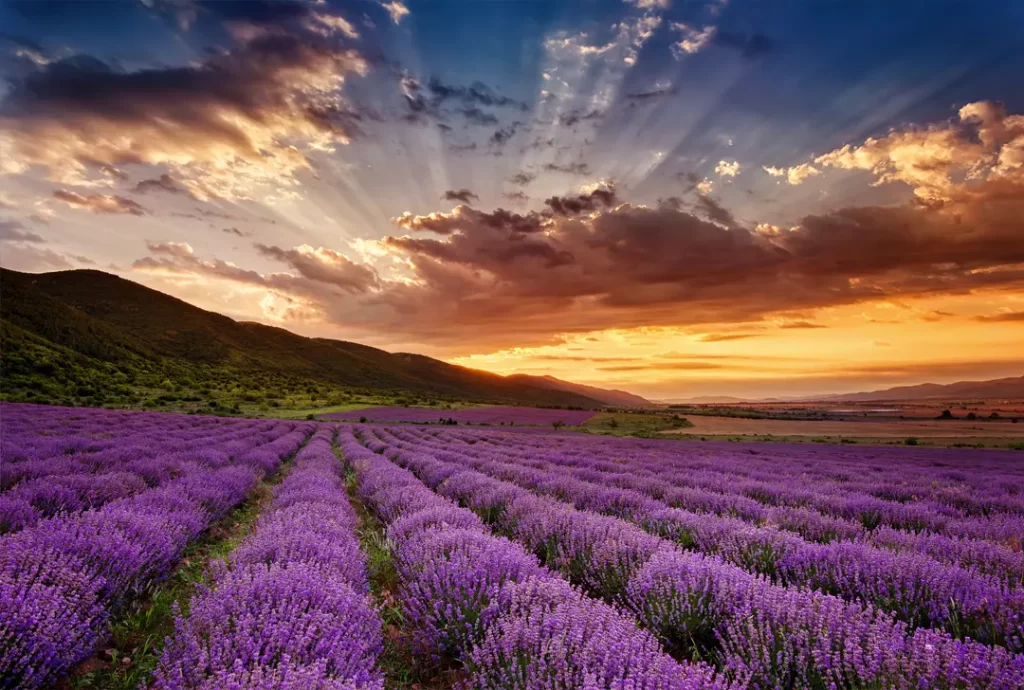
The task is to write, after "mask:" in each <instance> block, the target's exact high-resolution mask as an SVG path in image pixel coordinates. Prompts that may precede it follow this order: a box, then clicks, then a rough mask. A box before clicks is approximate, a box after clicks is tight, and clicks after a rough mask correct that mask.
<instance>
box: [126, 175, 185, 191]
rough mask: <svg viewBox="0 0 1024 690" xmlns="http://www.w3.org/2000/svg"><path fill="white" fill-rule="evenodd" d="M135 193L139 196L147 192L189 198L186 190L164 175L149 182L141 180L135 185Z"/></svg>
mask: <svg viewBox="0 0 1024 690" xmlns="http://www.w3.org/2000/svg"><path fill="white" fill-rule="evenodd" d="M135 191H136V192H137V193H139V194H146V193H148V192H166V193H168V194H184V195H188V196H191V195H190V194H189V192H188V190H187V189H185V188H184V187H181V186H180V185H179V184H178V183H177V182H175V181H174V178H173V177H171V176H170V175H168V174H166V173H164V174H163V175H161V176H160V177H158V178H155V179H151V180H142V181H141V182H139V183H138V184H137V185H135Z"/></svg>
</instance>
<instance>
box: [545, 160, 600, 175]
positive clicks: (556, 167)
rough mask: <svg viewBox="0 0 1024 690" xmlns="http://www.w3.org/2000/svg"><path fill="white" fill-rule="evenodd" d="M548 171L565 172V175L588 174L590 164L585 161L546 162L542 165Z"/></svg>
mask: <svg viewBox="0 0 1024 690" xmlns="http://www.w3.org/2000/svg"><path fill="white" fill-rule="evenodd" d="M544 169H545V170H546V171H548V172H559V173H565V174H566V175H589V174H590V166H589V165H587V164H586V163H583V162H579V163H564V164H562V163H548V164H546V165H545V166H544Z"/></svg>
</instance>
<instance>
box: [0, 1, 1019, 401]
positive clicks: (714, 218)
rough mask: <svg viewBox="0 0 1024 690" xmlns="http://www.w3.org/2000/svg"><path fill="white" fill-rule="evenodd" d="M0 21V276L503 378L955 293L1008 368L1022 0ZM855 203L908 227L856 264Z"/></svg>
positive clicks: (144, 9)
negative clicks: (126, 284) (632, 348)
mask: <svg viewBox="0 0 1024 690" xmlns="http://www.w3.org/2000/svg"><path fill="white" fill-rule="evenodd" d="M0 26H2V27H4V28H3V32H2V34H0V71H2V74H3V77H4V81H3V84H2V86H0V152H2V157H0V173H2V174H0V204H2V205H3V207H2V208H0V223H2V224H3V225H0V227H2V228H3V234H2V235H0V243H2V244H0V251H2V253H0V261H2V262H3V265H5V266H7V267H10V268H15V269H20V270H30V271H41V270H55V269H67V268H79V267H96V268H100V269H102V270H110V271H114V272H117V273H119V274H121V275H124V276H125V277H128V278H131V279H133V280H139V281H141V282H145V283H146V284H149V285H152V286H154V287H157V288H158V289H161V290H165V291H168V292H171V293H173V294H176V295H178V296H181V297H182V298H184V299H187V300H190V301H192V302H194V303H196V304H199V305H200V306H204V307H207V308H211V309H216V310H218V311H222V312H224V313H227V314H229V315H231V316H234V317H236V318H247V319H254V320H261V321H267V322H270V323H275V324H278V325H283V326H285V327H287V328H291V329H293V330H297V331H299V332H303V333H309V334H317V335H326V336H330V337H340V338H348V339H355V340H361V341H364V342H369V343H372V344H377V345H381V346H384V347H389V348H399V349H408V350H416V351H423V352H427V353H429V354H434V355H437V356H442V357H447V358H450V359H453V360H454V361H463V362H466V363H472V364H474V365H479V366H486V367H488V368H491V369H494V370H500V371H503V372H507V371H512V370H517V369H516V367H519V368H520V369H523V368H524V367H525V366H526V364H523V359H524V358H525V359H526V360H529V354H526V355H522V353H523V352H527V353H529V352H532V350H530V348H545V347H568V345H567V343H570V342H576V341H577V340H581V341H584V342H586V338H588V337H591V338H594V339H595V340H593V341H590V342H601V343H603V345H601V347H612V345H610V344H609V343H608V342H607V341H608V339H609V338H610V336H609V335H608V334H609V333H616V332H624V333H632V334H635V333H637V332H642V331H643V329H648V332H652V331H651V330H650V329H661V330H662V331H665V330H666V329H667V331H666V332H668V335H666V336H665V337H666V338H668V339H669V340H666V343H665V346H666V347H668V346H670V344H671V343H676V342H678V341H679V339H680V338H682V339H684V340H685V339H686V338H689V339H691V340H693V339H699V338H701V337H705V336H709V335H710V336H716V334H718V335H720V334H721V333H729V332H732V331H734V330H736V329H739V330H740V331H742V332H743V333H747V332H748V330H749V328H748V327H753V328H755V329H756V328H759V327H763V326H765V324H766V323H768V324H771V323H775V324H779V323H795V322H811V321H814V320H815V318H816V317H822V318H826V317H829V315H831V317H834V318H835V319H837V321H836V323H835V324H830V325H829V326H828V328H831V329H833V330H834V331H835V332H836V336H835V337H836V339H837V340H838V339H842V338H848V337H853V336H852V335H851V333H850V332H845V331H843V328H852V325H851V324H852V323H853V321H855V320H856V318H861V320H865V319H866V317H862V316H861V317H857V316H856V314H861V315H862V314H863V311H864V310H863V309H862V307H864V305H867V307H866V308H868V309H874V308H876V307H878V305H879V304H880V303H881V304H884V303H887V302H893V301H896V302H898V303H900V304H918V303H921V304H923V303H924V302H928V303H929V304H931V303H932V302H935V301H936V300H938V301H939V302H941V301H942V300H947V301H948V300H953V301H954V302H956V304H955V305H953V306H951V307H949V309H942V308H939V307H935V308H930V307H929V308H928V309H924V308H922V309H921V310H919V311H922V310H923V311H924V312H943V313H950V314H956V315H958V317H959V319H960V320H959V321H956V320H955V319H954V322H950V323H944V324H942V327H943V328H946V329H956V328H962V329H965V330H966V329H968V328H969V329H970V331H971V333H976V332H978V330H979V328H980V329H981V331H982V332H984V333H985V334H986V335H984V336H979V338H981V340H982V341H984V343H997V345H996V346H993V347H992V348H989V349H991V351H992V353H994V354H992V355H991V357H988V358H987V359H985V360H984V361H985V362H986V364H984V366H982V365H979V367H981V368H979V369H977V372H976V373H979V374H980V373H986V374H991V373H1002V372H1003V371H1009V370H1010V369H1012V368H1013V366H1014V363H1013V362H1008V361H1007V357H1006V356H1004V355H1003V354H1000V353H1002V352H1003V351H1004V350H1003V345H1002V343H1004V341H1007V340H1011V339H1012V338H1014V337H1016V336H1019V335H1020V333H1019V332H1018V331H1016V330H1010V329H1012V328H1016V327H1015V326H1013V325H1012V324H1013V322H1014V321H1016V320H1015V319H1012V318H1009V317H1006V318H1004V317H1002V316H1001V315H1005V314H1015V313H1017V312H1021V311H1024V304H1020V303H1019V297H1020V294H1021V292H1020V283H1019V281H1018V278H1017V277H1016V275H1017V274H1016V272H1015V271H1016V266H1017V257H1016V256H1012V255H1011V256H1008V255H1007V252H1006V251H1005V247H1006V246H1007V245H1009V244H1012V242H1013V239H1014V237H1019V234H1016V233H1019V231H1020V228H1019V227H1018V226H1015V225H1013V224H1012V222H1010V221H1007V220H1006V219H1007V218H1011V217H1012V216H1013V214H1014V213H1015V211H1016V208H1017V207H1016V206H1013V204H1016V203H1019V202H1020V200H1021V198H1024V195H1021V196H1018V192H1019V188H1018V186H1017V185H1019V184H1024V183H1021V178H1022V177H1024V172H1022V168H1021V166H1022V163H1021V162H1020V161H1019V160H1018V153H1017V152H1018V150H1021V148H1022V147H1024V143H1022V142H1024V134H1021V133H1020V132H1021V129H1022V128H1024V125H1022V124H1021V123H1020V122H1018V120H1017V119H1014V118H1015V117H1017V116H1016V114H1018V113H1022V112H1024V90H1022V89H1021V88H1020V78H1019V75H1020V74H1022V73H1024V29H1022V27H1024V3H1020V2H1015V1H1013V0H982V1H977V2H953V1H944V0H943V1H929V2H926V1H923V0H921V1H905V2H893V1H890V2H873V1H872V2H838V1H831V0H808V1H803V2H800V1H797V0H785V1H783V2H757V1H752V0H711V1H709V2H684V1H682V0H671V1H669V0H635V1H632V2H630V1H626V2H622V1H617V0H609V1H601V2H598V1H593V2H589V1H588V2H540V1H537V2H530V1H524V2H503V1H501V0H495V1H480V2H455V1H453V2H429V1H420V2H417V1H416V0H407V2H405V3H404V4H403V3H402V2H393V3H388V4H385V3H381V2H370V1H367V2H332V1H330V0H328V1H327V2H323V3H317V2H304V1H299V0H296V1H294V2H292V1H282V2H269V1H268V2H225V1H220V2H203V1H201V0H143V1H141V2H129V1H127V0H126V1H124V2H111V1H104V2H84V1H74V2H41V1H38V0H33V1H31V2H6V3H0ZM979 104H981V105H979ZM844 147H850V148H847V149H844ZM844 151H845V153H844ZM595 190H605V191H608V190H611V194H610V195H609V196H599V197H595V196H593V194H594V192H595ZM997 192H998V194H997ZM997 196H998V198H996V197H997ZM553 198H558V199H583V200H584V203H583V207H582V208H576V207H573V209H574V210H569V211H566V208H567V207H565V206H564V205H561V206H560V205H557V204H552V203H550V202H549V200H551V199H553ZM460 207H461V210H460ZM878 209H883V210H882V211H878ZM499 211H501V212H502V213H503V214H504V215H500V214H499ZM895 213H911V215H909V216H907V217H905V218H903V217H901V218H899V219H896V218H893V217H892V216H893V214H895ZM879 214H881V215H885V218H881V217H880V215H879ZM851 218H852V219H853V220H852V221H851ZM953 218H958V219H959V220H956V221H955V222H956V223H963V222H964V221H963V219H965V218H966V219H968V220H969V221H972V222H978V223H979V224H980V225H981V226H983V227H984V228H986V229H985V233H987V234H985V236H984V237H980V238H975V237H973V235H971V236H970V239H971V242H973V244H971V243H968V244H970V246H967V245H965V243H964V240H963V237H960V236H959V235H957V236H955V237H951V236H950V232H949V230H948V227H952V226H950V225H949V223H951V222H953V221H952V220H951V219H953ZM993 219H995V220H993ZM840 221H841V223H849V222H856V223H859V224H862V225H864V229H863V237H864V238H865V240H864V241H865V242H870V241H871V238H872V237H875V236H876V235H873V234H872V233H877V237H879V238H883V237H884V238H888V237H892V236H893V234H892V232H890V231H888V230H886V229H885V228H886V227H888V226H887V225H886V224H887V223H895V224H896V225H895V226H894V227H901V228H906V227H910V226H914V227H915V228H917V224H918V223H920V228H919V229H915V230H914V231H913V233H909V231H908V234H907V237H905V238H902V239H904V240H906V242H905V243H904V244H896V245H894V246H893V247H892V248H890V249H883V250H881V251H878V252H874V253H870V252H868V254H869V255H870V256H868V257H867V258H865V259H861V258H857V259H856V260H854V259H852V258H851V259H850V261H848V262H847V261H845V259H846V257H847V254H849V252H850V250H849V249H848V248H845V245H844V244H843V242H844V241H847V240H843V238H842V237H841V235H842V230H843V226H842V224H841V223H840ZM837 223H840V224H838V225H837ZM527 226H529V227H528V229H525V230H524V228H526V227H527ZM990 227H991V228H995V229H990ZM510 228H511V230H510ZM837 228H838V230H837ZM496 229H498V231H500V232H506V231H509V232H511V234H508V235H503V236H501V237H495V236H494V235H493V233H494V232H495V231H496ZM893 232H896V234H899V231H893ZM957 232H958V233H959V231H957ZM488 233H490V234H488ZM932 234H934V235H935V237H937V238H939V239H938V241H935V240H931V239H930V240H929V241H928V243H927V246H928V247H930V248H934V247H935V246H936V244H938V245H942V244H943V242H948V243H949V247H945V248H942V247H940V248H939V249H934V251H933V253H934V256H926V257H924V259H922V260H921V261H917V260H911V261H906V262H901V261H898V260H895V259H893V256H895V255H898V254H900V253H901V252H902V253H903V254H907V253H908V252H909V251H910V249H912V248H916V247H918V245H919V243H920V240H921V237H923V236H927V237H931V236H932ZM614 238H617V239H614ZM613 240H614V241H613ZM877 241H878V240H876V242H877ZM1022 245H1024V242H1022ZM598 246H600V248H601V254H600V256H598V255H596V254H595V255H591V251H592V250H595V247H598ZM878 246H881V245H878ZM752 248H753V249H752ZM595 251H596V250H595ZM745 251H751V252H753V254H752V255H751V256H749V257H747V256H746V255H745V254H744V252H745ZM915 251H916V249H915ZM929 251H932V250H931V249H929ZM829 252H832V253H831V254H830V253H829ZM887 253H890V254H892V255H893V256H887ZM1011 254H1012V252H1011ZM723 256H726V257H729V258H730V261H724V260H723ZM778 257H785V260H784V261H782V260H781V259H778ZM872 257H874V258H878V257H881V258H882V259H884V260H879V261H876V262H872V261H869V260H868V258H872ZM641 261H643V262H648V263H650V264H651V267H650V269H649V270H646V269H645V270H638V269H637V265H636V264H637V262H641ZM829 262H831V263H829ZM662 263H663V265H662ZM846 263H848V264H849V266H845V264H846ZM951 264H952V267H951ZM823 265H827V266H831V267H834V268H835V271H834V272H835V275H831V271H825V270H823V269H821V266H823ZM690 266H703V267H704V268H705V269H706V270H705V272H704V273H701V272H700V271H696V272H691V271H690V270H689V267H690ZM808 266H813V267H814V268H813V269H812V268H808ZM979 271H985V272H986V273H985V274H984V275H986V276H992V275H995V274H998V275H999V276H1001V277H1000V278H999V279H998V280H996V279H995V278H986V280H985V281H984V284H982V281H981V279H980V278H979V277H978V276H979V275H981V274H980V273H979ZM602 274H604V275H606V283H607V284H606V285H603V284H602V281H601V279H600V277H601V275H602ZM748 275H749V276H750V280H754V279H755V278H756V279H757V280H759V281H762V282H761V283H757V284H754V285H752V284H750V283H749V282H748V281H747V276H748ZM723 276H729V277H728V279H726V278H723ZM825 277H827V278H828V280H825ZM836 280H840V281H841V283H835V281H836ZM539 284H544V285H545V286H548V289H546V290H542V289H539V288H538V285H539ZM709 286H710V287H709ZM762 288H763V289H762ZM762 292H763V293H764V294H763V295H762V294H761V293H762ZM966 293H970V294H972V295H974V298H972V299H971V300H969V301H968V302H965V303H962V298H963V295H964V294H966ZM751 295H753V297H752V296H751ZM823 295H824V296H828V297H823ZM438 305H441V307H438ZM828 310H832V311H828ZM837 310H838V311H837ZM844 310H846V311H848V312H849V313H846V311H844ZM851 310H859V311H851ZM839 312H842V313H839ZM837 314H838V316H837ZM831 317H829V318H831ZM986 318H987V319H989V320H988V321H982V319H986ZM773 319H774V321H773ZM787 320H788V321H787ZM868 320H870V319H868ZM927 323H928V324H930V325H928V326H927V327H928V328H933V327H935V328H937V327H938V326H935V325H934V323H933V322H932V321H928V322H927ZM982 323H984V324H998V325H988V326H987V327H986V328H987V329H988V330H986V328H982V327H981V326H980V325H979V324H982ZM1018 323H1019V322H1018ZM958 324H959V325H958ZM1007 324H1010V325H1007ZM861 325H863V324H859V322H858V324H857V329H858V330H857V333H860V332H861V331H860V326H861ZM924 327H925V326H923V325H921V324H917V325H914V326H912V327H910V331H913V329H916V328H924ZM638 329H640V331H638ZM743 329H747V330H743ZM768 330H770V331H773V332H774V330H777V329H775V328H773V327H769V328H768ZM796 330H799V329H793V331H794V332H793V333H789V334H786V335H787V337H795V335H797V334H796V333H795V331H796ZM808 331H810V329H808ZM910 331H907V332H910ZM659 332H661V331H659ZM914 332H917V331H914ZM946 332H949V331H948V330H947V331H946ZM841 333H845V335H840V334H841ZM811 335H812V334H811V333H810V332H808V334H807V337H810V336H811ZM820 336H821V334H816V337H820ZM751 337H753V336H749V337H748V336H744V338H736V339H735V340H749V338H751ZM768 337H771V336H769V335H758V336H757V339H756V342H764V341H763V340H762V339H763V338H768ZM857 337H861V336H859V335H858V336H857ZM864 337H867V338H872V336H871V335H870V334H868V335H865V336H864ZM886 337H889V336H886ZM672 339H675V340H672ZM873 340H877V339H873ZM716 342H727V341H725V340H718V341H716ZM750 342H751V343H753V342H755V341H754V340H751V341H750ZM885 342H888V341H885ZM780 346H781V345H780ZM812 346H815V347H820V344H818V345H814V344H813V343H806V344H803V345H800V347H812ZM615 347H621V344H620V345H619V346H615ZM659 347H660V345H659ZM914 347H915V346H914V345H913V344H910V343H908V344H907V345H906V349H904V350H902V351H901V352H897V353H892V352H886V353H885V357H887V358H888V359H889V360H893V361H896V360H899V361H903V360H907V359H911V358H912V357H911V355H912V354H913V348H914ZM524 348H525V350H524ZM613 349H615V348H613ZM894 349H896V350H899V349H900V347H899V346H897V347H896V348H894ZM515 352H519V353H520V355H522V356H518V355H515V356H514V355H513V354H510V353H515ZM537 352H540V351H539V350H538V351H537ZM545 352H546V351H545ZM548 354H549V355H550V353H548ZM591 356H592V357H596V356H598V355H595V354H593V353H591ZM848 356H849V354H848V353H844V354H843V357H848ZM875 356H876V355H875V354H872V355H871V357H869V358H868V359H871V360H872V361H875V360H874V359H873V358H875ZM474 358H475V359H474ZM1011 359H1012V358H1011ZM548 361H551V360H548ZM979 361H980V360H979ZM509 362H512V364H509ZM527 364H529V365H530V366H533V367H534V368H537V367H541V366H549V365H541V364H539V363H538V362H537V361H532V362H527ZM591 364H593V363H591ZM520 365H522V366H520ZM695 370H696V369H695ZM901 371H903V374H901V376H904V378H908V380H909V378H913V377H914V376H925V375H926V374H925V373H920V372H918V373H914V372H911V371H910V370H901ZM974 371H975V370H973V369H969V368H967V369H963V370H961V369H957V370H955V371H954V372H951V373H950V374H949V376H954V377H955V376H958V375H960V374H965V375H967V374H970V373H971V372H974ZM679 372H680V369H678V368H677V369H676V373H674V374H672V377H675V378H672V377H669V378H671V380H672V381H681V379H679V377H680V376H683V374H681V373H679ZM563 373H565V372H563ZM569 373H571V374H572V375H574V376H576V377H577V378H580V377H582V378H584V379H587V380H589V381H594V382H601V383H605V382H608V381H609V380H611V378H612V377H610V376H609V375H608V374H602V373H600V372H599V371H598V370H597V368H594V367H591V369H587V370H582V369H574V370H572V372H569ZM819 373H820V372H817V373H815V374H814V376H818V374H819ZM657 375H658V376H662V378H665V372H664V371H661V372H660V373H657ZM716 375H717V372H716ZM652 376H654V374H652ZM687 376H691V377H692V374H687ZM737 376H740V378H742V374H737ZM811 378H814V377H811ZM652 380H653V379H652ZM716 380H717V379H716ZM814 380H815V381H817V380H818V379H817V378H815V379H814ZM623 381H624V380H623V379H620V378H615V379H614V381H612V382H613V383H615V382H617V383H620V384H621V383H623ZM872 381H874V379H872ZM883 382H884V381H883ZM626 383H628V381H626ZM651 385H653V384H651ZM672 385H676V384H672ZM679 385H683V384H682V383H680V384H679ZM709 385H710V384H709ZM830 385H832V384H830ZM834 385H837V386H841V385H844V384H843V383H842V382H840V383H836V384H834ZM673 390H674V389H673Z"/></svg>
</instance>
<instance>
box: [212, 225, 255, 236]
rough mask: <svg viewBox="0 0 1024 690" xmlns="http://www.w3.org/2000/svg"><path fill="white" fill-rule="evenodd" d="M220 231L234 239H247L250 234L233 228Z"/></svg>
mask: <svg viewBox="0 0 1024 690" xmlns="http://www.w3.org/2000/svg"><path fill="white" fill-rule="evenodd" d="M220 231H221V232H224V233H227V234H228V235H235V236H236V237H248V236H249V235H250V234H251V233H248V232H242V231H241V230H239V229H238V228H235V227H231V228H221V229H220Z"/></svg>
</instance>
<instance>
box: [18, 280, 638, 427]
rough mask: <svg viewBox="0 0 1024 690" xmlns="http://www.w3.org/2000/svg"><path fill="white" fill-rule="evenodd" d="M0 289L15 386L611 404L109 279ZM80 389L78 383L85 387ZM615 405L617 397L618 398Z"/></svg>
mask: <svg viewBox="0 0 1024 690" xmlns="http://www.w3.org/2000/svg"><path fill="white" fill-rule="evenodd" d="M0 291H2V299H0V320H2V324H3V364H4V374H5V375H6V376H5V378H6V380H7V383H8V385H7V388H11V386H12V385H13V386H18V385H20V384H22V383H24V384H26V385H27V384H28V383H29V382H28V379H29V378H32V377H37V378H38V377H39V376H40V375H46V374H47V372H48V371H49V370H50V369H53V368H56V369H58V370H62V368H66V369H69V370H70V371H72V372H73V373H75V375H76V376H78V375H79V374H81V376H79V378H81V377H84V378H86V379H89V380H90V381H94V383H95V385H93V384H92V383H87V384H85V388H88V389H93V388H95V386H106V385H113V384H112V382H111V381H108V379H112V380H120V379H123V378H125V377H127V378H129V379H130V382H129V383H130V384H131V385H135V384H136V383H139V382H137V381H135V379H139V378H141V379H142V383H144V384H145V385H146V386H150V385H153V384H154V380H155V377H157V376H160V375H163V376H164V377H165V379H166V380H167V381H169V384H168V385H164V386H163V387H164V388H169V389H173V388H175V387H176V386H191V388H190V390H191V389H192V388H195V387H196V386H198V387H200V388H201V387H202V385H203V383H204V381H203V378H204V377H212V379H213V380H215V381H217V385H225V386H230V385H231V384H230V379H231V377H232V375H234V376H236V377H241V378H242V379H244V380H245V382H246V385H248V386H252V387H254V388H260V389H261V390H269V389H271V388H272V387H273V386H279V387H284V388H286V389H287V390H301V389H303V388H304V387H305V388H309V387H310V386H315V385H318V384H319V383H323V384H325V385H327V384H329V385H332V386H335V387H337V388H345V389H355V390H363V391H385V392H388V393H395V394H406V393H408V394H412V395H419V396H426V397H427V398H428V399H430V398H441V399H444V400H459V399H462V400H470V401H473V402H502V403H517V404H531V405H543V406H578V407H587V408H595V407H601V406H603V405H605V404H610V403H607V402H605V401H604V400H602V399H600V398H599V397H594V396H596V395H598V392H599V391H603V389H598V388H589V387H585V388H588V390H589V391H590V395H587V394H584V393H582V392H581V390H583V389H581V388H578V387H577V384H571V383H569V382H559V383H557V384H556V383H553V382H551V381H545V382H543V385H540V383H539V382H538V381H533V380H530V379H529V378H526V379H522V378H517V377H504V376H500V375H498V374H493V373H490V372H485V371H479V370H476V369H469V368H467V367H461V366H457V365H453V364H448V363H447V362H442V361H441V360H437V359H433V358H430V357H426V356H424V355H417V354H413V353H390V352H386V351H384V350H380V349H377V348H373V347H370V346H368V345H361V344H359V343H353V342H348V341H343V340H333V339H329V338H308V337H305V336H301V335H298V334H295V333H292V332H291V331H288V330H286V329H284V328H279V327H277V326H268V325H265V324H260V323H256V322H251V321H236V320H234V319H231V318H230V317H227V316H224V315H223V314H218V313H216V312H211V311H208V310H204V309H201V308H199V307H196V306H194V305H191V304H189V303H187V302H185V301H183V300H180V299H178V298H176V297H173V296H171V295H167V294H166V293H163V292H160V291H158V290H153V289H152V288H148V287H146V286H143V285H140V284H139V283H135V282H133V281H130V280H127V279H124V278H120V277H118V276H115V275H112V274H109V273H105V272H103V271H97V270H92V269H84V270H73V271H56V272H51V273H38V274H29V273H21V272H17V271H12V270H9V269H0ZM47 363H48V364H47ZM40 367H41V369H40ZM140 372H141V376H140V375H139V374H140ZM60 373H61V371H58V378H59V374H60ZM163 381H164V379H161V380H160V381H158V382H157V384H163ZM555 381H558V380H557V379H555ZM142 383H139V385H142ZM193 384H195V385H193ZM73 387H74V388H76V389H77V388H79V387H81V384H80V382H74V383H73ZM71 397H72V398H73V399H75V400H77V399H78V398H81V397H83V396H81V395H77V394H75V395H73V396H71ZM85 397H89V396H85ZM92 397H96V396H95V395H93V396H92ZM100 397H101V398H102V397H104V396H100ZM608 397H609V399H612V400H615V399H618V396H617V395H616V394H615V393H609V396H608ZM640 400H643V399H642V398H640ZM644 402H646V401H644ZM612 404H614V403H612Z"/></svg>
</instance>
